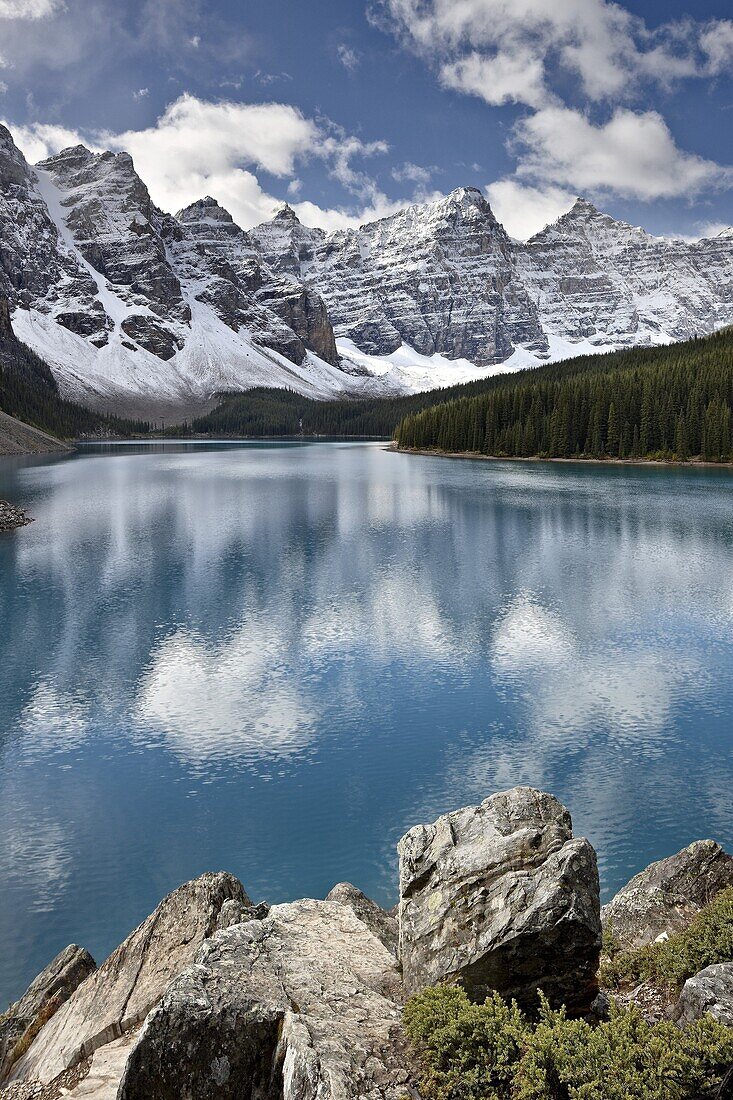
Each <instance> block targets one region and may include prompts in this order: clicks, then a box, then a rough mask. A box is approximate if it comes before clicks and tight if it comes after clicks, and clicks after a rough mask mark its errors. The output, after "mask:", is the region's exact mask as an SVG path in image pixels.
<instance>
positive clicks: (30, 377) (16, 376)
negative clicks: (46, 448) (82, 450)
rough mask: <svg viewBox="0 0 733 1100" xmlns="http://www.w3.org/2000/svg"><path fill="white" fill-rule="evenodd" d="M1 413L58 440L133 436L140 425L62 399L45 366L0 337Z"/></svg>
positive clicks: (13, 341) (17, 343)
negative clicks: (103, 436)
mask: <svg viewBox="0 0 733 1100" xmlns="http://www.w3.org/2000/svg"><path fill="white" fill-rule="evenodd" d="M0 410H1V411H2V412H5V413H7V414H8V415H9V416H14V417H16V419H18V420H22V421H23V422H24V423H26V424H31V425H32V426H33V427H35V428H40V429H41V430H42V431H45V432H50V433H51V435H54V436H57V437H58V438H59V439H76V438H78V437H79V436H85V435H123V436H126V435H133V434H138V433H140V432H145V431H147V430H148V425H147V424H145V423H142V422H136V421H135V422H134V421H129V420H120V419H118V418H117V417H107V416H102V415H101V414H100V413H96V412H93V411H92V410H91V409H86V408H84V407H83V406H82V405H77V404H76V403H75V402H73V401H66V400H64V398H62V397H61V396H60V394H59V391H58V386H57V385H56V380H55V379H54V377H53V375H52V374H51V371H50V369H49V367H48V365H47V364H46V363H45V362H44V361H43V359H40V358H39V356H37V355H36V354H35V352H33V351H31V349H30V348H28V347H26V346H25V344H22V343H21V342H20V341H19V340H16V339H15V337H14V336H12V335H11V336H0Z"/></svg>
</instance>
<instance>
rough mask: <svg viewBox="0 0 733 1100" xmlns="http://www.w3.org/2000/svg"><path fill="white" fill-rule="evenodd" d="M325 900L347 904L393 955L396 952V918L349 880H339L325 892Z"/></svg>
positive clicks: (397, 935)
mask: <svg viewBox="0 0 733 1100" xmlns="http://www.w3.org/2000/svg"><path fill="white" fill-rule="evenodd" d="M326 901H337V902H339V904H341V905H348V907H349V909H353V911H354V913H356V915H357V917H358V918H359V920H360V921H363V922H364V924H365V925H366V926H367V928H368V929H369V931H370V932H373V933H374V935H375V936H376V937H377V939H378V940H381V941H382V943H383V944H384V946H385V947H386V948H387V949H388V950H389V951H391V952H392V954H393V955H396V954H397V941H398V938H399V929H398V926H397V918H396V917H395V916H393V915H392V914H391V913H388V912H387V911H386V909H382V907H381V906H380V905H377V903H376V902H375V901H372V899H371V898H368V897H367V896H366V894H364V893H362V891H361V890H359V889H358V888H357V887H356V886H352V885H351V883H350V882H339V883H337V884H336V885H335V886H334V887H333V889H332V890H329V892H328V893H327V894H326Z"/></svg>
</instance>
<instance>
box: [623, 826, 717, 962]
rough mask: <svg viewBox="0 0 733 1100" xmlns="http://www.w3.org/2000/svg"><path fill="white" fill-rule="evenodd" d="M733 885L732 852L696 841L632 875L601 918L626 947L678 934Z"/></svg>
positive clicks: (704, 841)
mask: <svg viewBox="0 0 733 1100" xmlns="http://www.w3.org/2000/svg"><path fill="white" fill-rule="evenodd" d="M726 886H733V856H729V855H728V853H727V852H724V851H723V849H722V848H721V847H720V845H719V844H717V843H716V842H715V841H714V840H698V841H696V842H695V843H694V844H690V845H689V847H687V848H683V849H682V851H681V852H677V854H676V855H674V856H669V857H668V858H667V859H660V860H659V861H658V862H657V863H652V864H651V865H650V866H649V867H647V868H646V870H645V871H641V872H640V873H639V874H638V875H635V876H634V878H632V879H631V881H630V882H629V883H627V884H626V886H624V887H623V889H622V890H619V892H618V894H616V896H615V897H614V898H613V900H612V901H610V902H609V903H608V905H604V906H603V909H602V912H601V916H602V920H603V926H604V928H605V929H606V930H608V931H610V932H612V934H613V936H614V937H615V939H616V940H617V941H618V943H619V944H620V946H621V947H622V948H624V949H625V950H632V949H634V948H637V947H645V946H646V945H647V944H650V943H653V942H654V940H656V939H658V938H659V937H660V936H664V935H671V934H672V933H673V932H681V931H682V930H683V929H684V928H686V927H687V925H688V924H689V923H690V921H691V920H692V919H693V917H694V916H695V915H696V914H697V913H699V912H700V910H701V909H702V908H703V907H704V906H706V905H707V904H708V903H709V902H710V901H712V899H713V898H714V897H715V895H716V894H718V893H720V891H721V890H723V889H725V887H726Z"/></svg>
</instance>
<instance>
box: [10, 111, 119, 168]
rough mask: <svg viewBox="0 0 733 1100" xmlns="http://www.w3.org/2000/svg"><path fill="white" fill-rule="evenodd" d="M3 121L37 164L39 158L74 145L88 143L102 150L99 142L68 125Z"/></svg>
mask: <svg viewBox="0 0 733 1100" xmlns="http://www.w3.org/2000/svg"><path fill="white" fill-rule="evenodd" d="M3 122H4V125H5V126H7V127H8V129H9V130H10V131H11V132H12V135H13V139H14V141H15V144H16V145H17V146H18V148H19V149H20V150H21V151H22V153H23V155H24V156H25V159H26V160H27V161H29V163H30V164H37V163H38V161H39V160H45V159H46V157H50V156H51V155H52V154H53V153H58V152H59V150H60V149H68V148H69V147H70V146H72V145H86V146H87V148H89V149H91V150H92V151H93V152H101V151H102V146H101V145H99V144H98V143H97V142H95V141H90V140H89V138H88V137H87V136H86V135H85V136H82V135H81V134H80V133H79V131H78V130H69V129H68V128H67V127H66V126H54V125H52V124H48V123H43V122H34V123H33V124H32V125H30V126H15V125H14V124H13V123H10V122H7V121H5V120H3Z"/></svg>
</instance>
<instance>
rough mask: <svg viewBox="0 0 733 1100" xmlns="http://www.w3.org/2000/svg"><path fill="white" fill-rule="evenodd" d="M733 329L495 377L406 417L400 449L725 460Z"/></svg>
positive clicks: (729, 446)
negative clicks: (468, 393)
mask: <svg viewBox="0 0 733 1100" xmlns="http://www.w3.org/2000/svg"><path fill="white" fill-rule="evenodd" d="M732 408H733V330H731V329H728V330H725V331H723V332H720V333H717V334H716V335H714V336H709V337H705V338H703V339H694V340H690V341H687V342H685V343H681V344H672V345H668V346H665V347H658V348H635V349H629V350H628V351H621V352H614V353H611V354H608V355H602V356H587V357H583V358H580V359H574V360H570V361H566V362H565V363H562V364H553V365H548V366H545V367H539V368H536V369H535V370H533V371H530V372H527V371H522V372H521V373H520V374H516V375H509V376H507V375H504V376H503V377H501V379H500V382H499V384H498V385H495V386H494V387H493V388H492V389H491V390H490V391H488V392H486V393H484V394H480V395H479V396H475V397H460V398H458V399H455V400H452V401H448V402H444V403H442V404H438V405H434V406H432V407H429V408H426V409H423V410H421V411H418V412H414V413H410V414H408V415H407V416H406V417H405V418H404V419H403V420H402V421H401V422H400V424H399V425H398V427H397V430H396V433H395V438H396V440H397V443H398V445H399V446H400V447H405V448H414V449H417V450H438V451H445V452H454V453H458V452H467V453H476V454H486V455H495V456H498V457H501V456H506V457H525V458H529V457H534V456H539V457H546V458H595V459H599V458H615V459H625V458H646V459H650V458H659V459H671V460H677V461H680V462H684V461H687V460H688V459H690V458H700V459H703V460H707V461H712V462H728V461H731V459H732V458H733V433H732V425H731V409H732Z"/></svg>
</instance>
